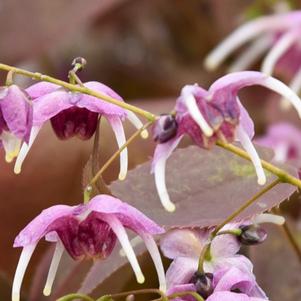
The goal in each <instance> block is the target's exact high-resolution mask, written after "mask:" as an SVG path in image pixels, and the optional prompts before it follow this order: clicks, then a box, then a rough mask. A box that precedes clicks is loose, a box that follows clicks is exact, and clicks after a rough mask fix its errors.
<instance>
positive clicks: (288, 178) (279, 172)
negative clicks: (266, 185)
mask: <svg viewBox="0 0 301 301" xmlns="http://www.w3.org/2000/svg"><path fill="white" fill-rule="evenodd" d="M216 144H217V145H218V146H220V147H222V148H224V149H226V150H228V151H230V152H232V153H234V154H236V155H238V156H239V157H241V158H243V159H246V160H248V161H251V159H250V156H249V155H248V154H247V153H246V152H245V151H243V150H242V149H241V148H239V147H237V146H235V145H233V144H227V143H224V142H221V141H218V142H217V143H216ZM261 164H262V167H263V168H264V169H266V170H267V171H269V172H271V173H272V174H274V175H275V176H277V177H278V178H279V180H280V181H281V182H283V183H290V184H292V185H294V186H296V187H298V188H300V189H301V181H300V180H299V179H297V178H296V177H294V176H292V175H290V174H289V173H287V172H286V171H285V170H283V169H281V168H279V167H277V166H275V165H273V164H271V163H269V162H267V161H265V160H261Z"/></svg>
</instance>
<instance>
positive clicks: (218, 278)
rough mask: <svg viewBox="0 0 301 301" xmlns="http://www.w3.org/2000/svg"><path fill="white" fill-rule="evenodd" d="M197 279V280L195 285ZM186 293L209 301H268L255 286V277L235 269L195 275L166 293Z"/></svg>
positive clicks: (191, 299)
mask: <svg viewBox="0 0 301 301" xmlns="http://www.w3.org/2000/svg"><path fill="white" fill-rule="evenodd" d="M197 278H199V280H198V282H196V283H195V280H196V279H197ZM202 282H203V283H202ZM202 284H203V285H202ZM207 286H208V287H207ZM209 286H210V287H209ZM187 291H195V292H197V293H198V294H199V295H200V296H201V297H203V298H204V299H206V300H209V301H221V300H222V301H263V300H268V298H267V296H266V294H265V293H264V291H263V290H262V289H261V288H260V287H259V285H258V284H257V282H256V279H255V276H254V275H253V274H252V273H250V272H247V271H241V270H240V269H238V268H236V267H230V268H226V269H221V270H218V271H216V272H215V273H214V274H209V273H206V274H202V273H195V275H194V276H193V277H192V279H191V280H190V281H189V283H183V284H178V285H175V286H174V287H172V288H170V289H169V290H168V291H167V292H168V295H171V294H174V293H180V292H187ZM172 300H176V301H182V300H186V301H194V300H195V298H193V297H192V296H189V295H188V296H183V297H181V298H179V297H178V298H176V299H172Z"/></svg>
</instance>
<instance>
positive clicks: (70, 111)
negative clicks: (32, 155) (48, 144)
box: [14, 81, 147, 180]
mask: <svg viewBox="0 0 301 301" xmlns="http://www.w3.org/2000/svg"><path fill="white" fill-rule="evenodd" d="M84 86H85V87H87V88H89V89H92V90H94V91H97V92H100V93H102V94H104V95H107V96H110V97H112V98H114V99H117V100H119V101H121V102H122V101H123V99H122V98H121V97H120V96H119V95H118V94H117V93H116V92H114V91H113V90H112V89H111V88H109V87H107V86H106V85H104V84H102V83H99V82H95V81H91V82H87V83H84ZM26 91H27V93H28V94H29V95H30V96H31V98H32V99H33V127H32V131H31V134H30V139H29V143H28V145H27V144H23V145H22V148H21V151H20V154H19V156H18V158H17V160H16V164H15V168H14V171H15V173H20V172H21V166H22V163H23V161H24V159H25V157H26V155H27V153H28V151H29V150H30V148H31V146H32V144H33V142H34V140H35V139H36V137H37V135H38V133H39V131H40V129H41V127H42V126H43V125H44V123H45V122H47V121H48V120H50V122H51V125H52V127H53V129H54V131H55V133H56V135H57V136H58V137H59V138H60V139H69V138H71V137H73V136H77V137H79V138H80V139H83V140H86V139H89V138H91V136H92V135H93V134H94V133H95V130H96V127H97V123H98V119H99V117H102V116H103V117H105V118H106V119H107V120H108V122H109V123H110V124H111V126H112V129H113V131H114V134H115V136H116V140H117V143H118V146H119V147H121V146H122V145H123V144H124V143H125V142H126V138H125V134H124V129H123V125H122V121H123V120H124V119H125V118H127V119H128V120H129V121H130V122H131V123H132V124H133V125H134V126H135V127H136V128H138V129H139V128H141V127H142V126H143V124H142V123H141V121H140V120H139V119H138V117H137V116H136V115H135V114H134V113H133V112H130V111H128V110H125V109H123V108H121V107H118V106H117V105H114V104H111V103H108V102H106V101H104V100H101V99H99V98H96V97H94V96H90V95H87V94H82V93H78V92H71V91H67V90H66V89H64V88H61V87H60V86H57V85H55V84H52V83H48V82H40V83H37V84H34V85H32V86H30V87H28V88H27V89H26ZM142 136H143V137H147V131H146V130H145V131H143V132H142ZM127 167H128V155H127V148H125V149H123V150H122V152H121V153H120V173H119V179H121V180H122V179H124V178H125V177H126V173H127Z"/></svg>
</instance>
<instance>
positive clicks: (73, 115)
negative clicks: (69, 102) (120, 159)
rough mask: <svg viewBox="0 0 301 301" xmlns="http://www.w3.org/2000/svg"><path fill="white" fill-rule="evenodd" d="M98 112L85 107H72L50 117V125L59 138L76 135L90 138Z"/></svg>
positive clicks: (83, 138)
mask: <svg viewBox="0 0 301 301" xmlns="http://www.w3.org/2000/svg"><path fill="white" fill-rule="evenodd" d="M98 116H99V115H98V113H95V112H91V111H89V110H87V109H85V108H77V107H72V108H69V109H67V110H64V111H62V112H60V113H59V114H57V115H55V116H54V117H52V118H51V125H52V128H53V130H54V132H55V133H56V135H57V136H58V137H59V138H60V139H63V140H65V139H69V138H71V137H73V136H77V137H78V138H80V139H82V140H87V139H90V138H91V137H92V136H93V134H94V133H95V130H96V127H97V122H98Z"/></svg>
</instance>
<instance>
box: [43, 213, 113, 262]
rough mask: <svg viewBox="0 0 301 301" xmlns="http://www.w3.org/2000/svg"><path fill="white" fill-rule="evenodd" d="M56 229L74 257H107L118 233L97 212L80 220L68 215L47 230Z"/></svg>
mask: <svg viewBox="0 0 301 301" xmlns="http://www.w3.org/2000/svg"><path fill="white" fill-rule="evenodd" d="M51 231H56V232H57V234H58V236H59V237H60V239H61V241H62V242H63V244H64V247H65V249H66V250H67V252H68V253H69V254H70V256H71V257H72V258H74V259H82V258H106V257H107V256H109V255H110V254H111V252H112V250H113V248H114V246H115V242H116V235H115V234H114V232H113V231H112V229H111V228H110V226H109V225H108V224H107V223H105V222H104V221H102V220H101V219H100V218H99V217H98V214H97V213H94V212H92V213H90V214H89V216H88V217H87V218H86V219H85V220H83V221H82V222H80V221H79V220H78V219H76V218H75V217H73V216H66V217H61V218H59V219H57V220H56V221H55V222H53V223H52V224H51V225H50V226H49V228H48V229H47V232H48V233H49V232H51Z"/></svg>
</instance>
